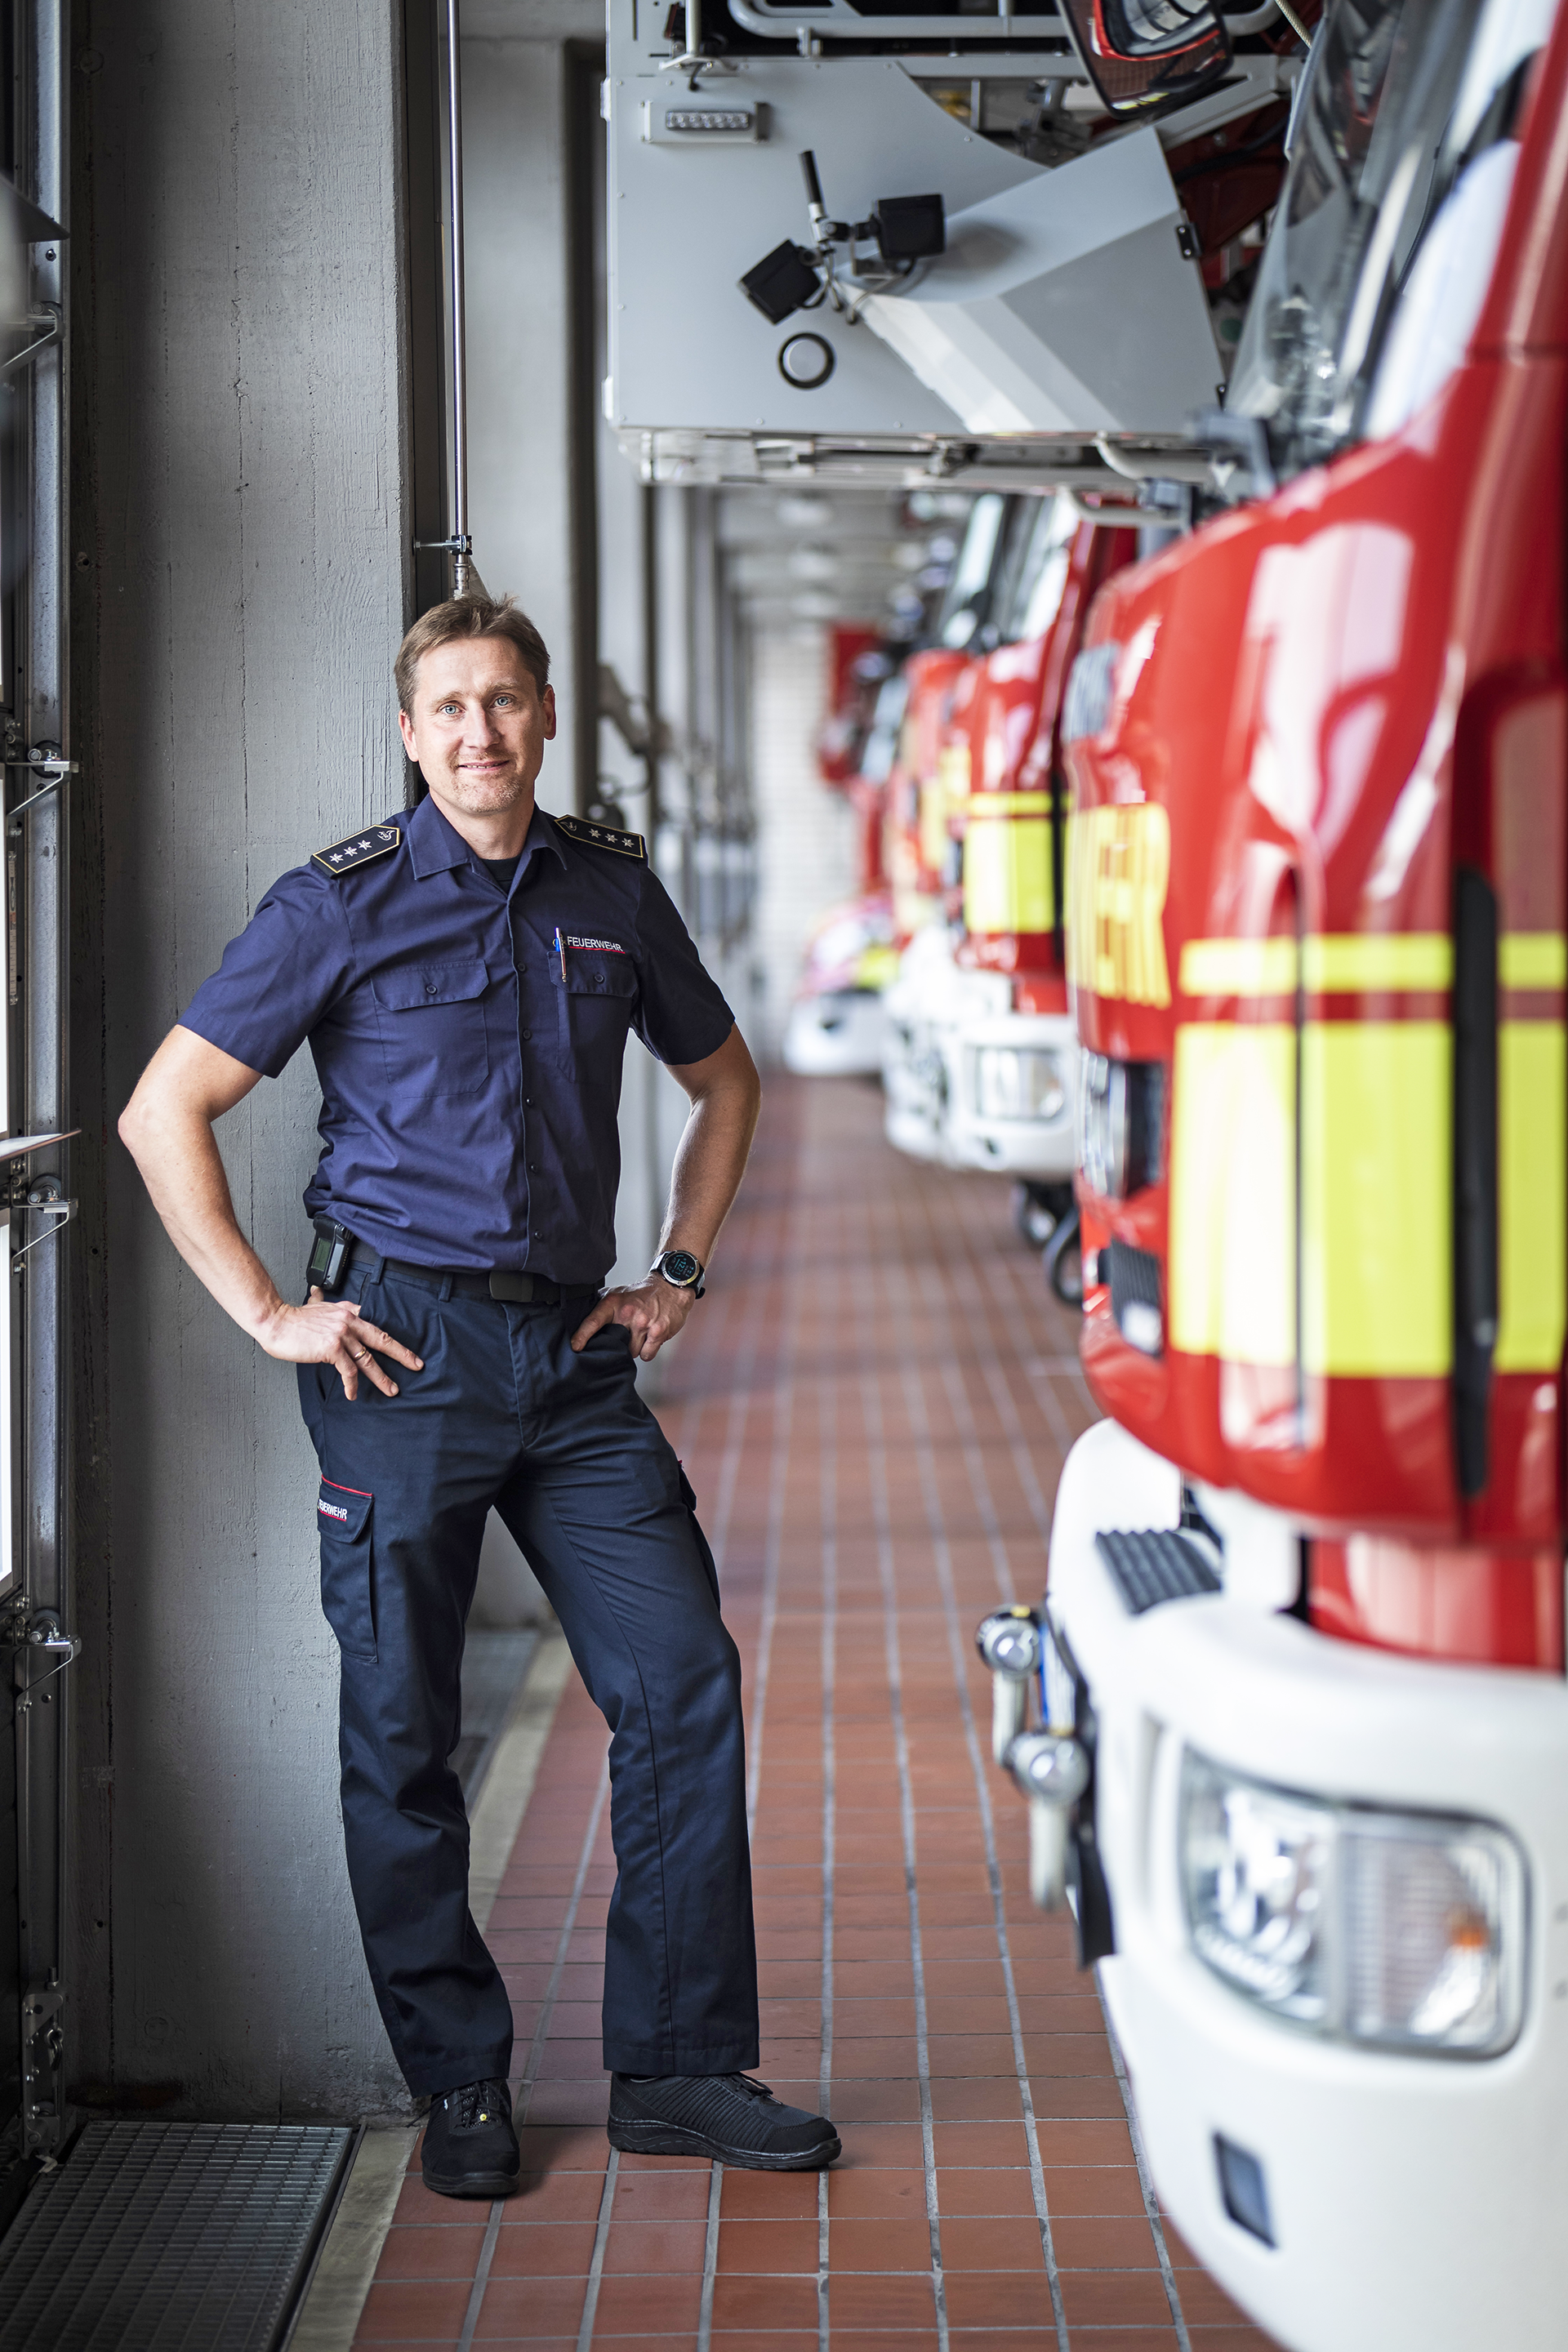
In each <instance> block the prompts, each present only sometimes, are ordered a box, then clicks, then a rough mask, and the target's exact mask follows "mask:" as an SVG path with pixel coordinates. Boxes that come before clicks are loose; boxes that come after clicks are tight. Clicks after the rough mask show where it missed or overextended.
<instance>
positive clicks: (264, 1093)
mask: <svg viewBox="0 0 1568 2352" xmlns="http://www.w3.org/2000/svg"><path fill="white" fill-rule="evenodd" d="M399 13H400V12H399V9H398V7H397V5H395V0H335V5H333V6H332V7H331V8H329V9H325V10H323V9H322V8H321V7H320V6H319V5H314V0H271V4H270V5H268V6H267V7H265V8H259V9H258V8H250V9H245V8H241V9H238V10H235V9H231V8H219V9H214V8H212V7H210V6H208V5H204V4H203V0H88V5H86V6H85V7H84V8H82V9H81V10H79V12H78V20H77V23H76V26H74V28H73V50H74V56H75V61H76V105H75V124H74V133H73V136H74V143H75V150H76V166H75V183H74V209H73V218H72V247H71V252H72V258H73V268H74V286H75V299H76V303H77V320H78V342H77V348H76V352H75V358H74V371H75V386H76V392H75V401H76V415H75V423H74V440H75V456H76V466H77V476H76V513H75V520H74V522H73V525H72V533H73V536H72V540H71V542H70V543H71V544H72V546H73V547H74V548H75V549H76V550H77V554H76V559H75V561H76V566H77V570H76V574H75V576H76V579H77V582H78V585H79V597H78V603H77V608H76V612H75V615H74V629H75V637H76V643H77V647H78V656H77V668H76V681H75V682H76V695H77V719H76V727H77V743H78V745H79V754H80V757H81V759H82V761H83V775H82V779H81V788H80V792H79V796H78V799H77V803H76V807H75V826H76V833H75V839H74V843H73V856H74V860H75V872H76V877H77V899H76V923H77V932H76V937H77V941H78V949H77V952H78V960H79V961H78V971H79V981H78V988H77V993H76V1000H75V1006H74V1013H75V1039H74V1052H75V1073H74V1106H73V1107H74V1109H75V1114H76V1116H77V1118H79V1119H80V1121H81V1123H82V1125H83V1127H84V1128H85V1129H87V1130H88V1133H89V1139H96V1141H97V1144H98V1149H97V1150H96V1151H95V1150H92V1149H91V1148H90V1147H89V1149H86V1150H84V1151H83V1154H82V1160H83V1164H84V1166H85V1167H86V1171H87V1172H86V1177H85V1181H84V1198H83V1219H82V1225H81V1229H80V1230H81V1234H82V1242H81V1245H80V1250H79V1258H78V1262H77V1263H78V1268H79V1275H81V1274H84V1275H85V1280H84V1281H82V1282H81V1284H80V1287H79V1387H78V1396H79V1430H78V1444H79V1455H78V1466H79V1493H78V1497H77V1527H78V1561H77V1588H78V1596H79V1602H78V1607H79V1621H80V1630H81V1632H82V1633H83V1634H84V1636H85V1638H86V1648H85V1653H84V1655H83V1658H82V1661H81V1664H80V1665H79V1667H78V1668H77V1669H76V1670H75V1675H76V1685H75V1689H76V1698H77V1704H78V1706H79V1721H80V1725H81V1738H80V1752H81V1762H82V1771H81V1788H80V1790H79V1801H78V1811H79V1818H78V1822H77V1843H76V1859H75V1871H76V1881H77V1885H78V1887H79V1898H80V1909H79V1949H78V1957H77V1963H76V1968H75V1970H74V1975H75V1979H76V1983H75V1985H74V1986H73V1994H74V1998H73V2001H72V2008H71V2011H70V2013H69V2019H68V2027H69V2031H70V2033H71V2037H72V2040H71V2049H72V2074H73V2077H74V2079H75V2081H76V2083H77V2085H78V2088H79V2091H81V2092H84V2093H85V2094H87V2095H89V2097H92V2098H96V2099H98V2100H100V2101H101V2102H104V2103H114V2104H118V2105H121V2106H126V2105H129V2106H132V2107H135V2106H137V2105H142V2106H145V2107H147V2108H149V2109H152V2110H158V2111H162V2112H165V2113H168V2114H181V2113H184V2114H200V2115H203V2116H213V2117H236V2118H250V2117H258V2118H261V2117H276V2116H289V2117H308V2116H353V2115H359V2114H366V2113H373V2114H374V2113H376V2112H387V2111H393V2110H395V2109H397V2108H398V2107H400V2106H401V2105H402V2104H403V2101H404V2094H403V2087H402V2084H401V2080H400V2078H399V2077H398V2075H397V2074H396V2071H395V2067H394V2065H393V2063H392V2058H391V2053H390V2051H389V2050H388V2047H387V2044H386V2041H385V2037H384V2033H383V2031H382V2027H381V2023H380V2020H379V2018H378V2016H377V2014H376V2011H375V2009H374V2004H373V2002H372V2000H371V1996H370V1990H369V1986H368V1983H367V1981H366V1978H365V1972H364V1966H363V1958H362V1955H361V1952H360V1948H359V1938H358V1934H357V1930H356V1927H355V1924H354V1918H353V1908H352V1906H351V1903H350V1899H349V1890H348V1885H347V1879H346V1875H345V1872H344V1868H343V1862H342V1836H341V1828H340V1822H339V1814H338V1800H337V1786H336V1783H337V1756H336V1745H337V1742H336V1685H337V1665H336V1654H335V1650H334V1645H333V1643H332V1641H331V1635H330V1634H329V1633H328V1630H327V1627H326V1625H325V1624H324V1622H322V1619H321V1610H320V1605H319V1600H318V1591H317V1566H316V1543H315V1532H314V1525H313V1521H314V1511H313V1489H314V1485H315V1479H316V1470H315V1465H314V1461H313V1457H312V1455H311V1453H310V1445H309V1444H308V1442H307V1440H306V1437H305V1433H304V1431H303V1429H302V1427H301V1425H300V1416H299V1410H298V1404H297V1400H296V1392H295V1382H294V1376H293V1374H292V1372H291V1371H290V1370H289V1368H288V1367H286V1366H284V1365H279V1364H274V1363H272V1362H270V1361H268V1360H267V1359H266V1358H265V1357H263V1356H262V1355H260V1353H259V1352H258V1350H257V1349H255V1348H254V1347H253V1346H252V1344H251V1343H250V1342H249V1341H248V1340H247V1339H245V1338H244V1337H242V1335H241V1334H240V1333H239V1332H238V1331H237V1329H236V1328H235V1327H234V1326H233V1325H232V1324H231V1323H229V1322H228V1321H227V1320H226V1318H225V1317H224V1316H223V1315H222V1314H221V1313H220V1311H219V1310H218V1309H217V1308H216V1307H215V1306H214V1305H213V1304H212V1302H211V1301H210V1300H209V1299H208V1298H207V1297H206V1296H205V1293H204V1292H203V1291H202V1289H201V1287H200V1286H199V1285H198V1284H197V1283H196V1281H195V1278H194V1276H191V1275H189V1274H187V1273H186V1272H185V1270H184V1267H183V1266H182V1265H180V1263H179V1261H178V1260H177V1259H176V1257H175V1255H174V1251H173V1249H172V1248H171V1247H170V1245H169V1244H168V1243H167V1241H166V1240H165V1238H164V1237H163V1234H162V1232H161V1230H160V1229H159V1226H158V1224H157V1221H156V1219H155V1218H154V1216H153V1213H152V1210H151V1208H150V1207H149V1204H148V1202H147V1201H146V1198H145V1196H144V1194H143V1192H142V1187H141V1184H140V1182H139V1181H138V1179H137V1177H136V1173H135V1171H134V1169H133V1168H132V1164H131V1162H130V1160H129V1159H128V1157H127V1156H126V1155H125V1153H124V1152H123V1151H122V1150H121V1147H120V1146H119V1144H118V1142H117V1141H115V1140H114V1139H113V1124H112V1123H113V1120H114V1118H115V1116H116V1115H117V1113H118V1111H119V1108H120V1107H121V1104H122V1103H123V1102H124V1100H125V1098H126V1096H127V1095H128V1093H129V1092H130V1089H131V1087H132V1084H133V1082H134V1080H135V1077H136V1075H137V1072H138V1071H139V1069H140V1068H141V1066H142V1063H143V1062H144V1061H145V1059H146V1057H147V1055H149V1054H150V1053H151V1052H152V1050H153V1047H154V1045H156V1044H157V1042H158V1040H159V1038H160V1037H161V1036H162V1035H163V1033H164V1031H165V1030H166V1029H167V1027H168V1026H169V1024H170V1023H171V1022H172V1021H173V1020H174V1018H175V1017H176V1015H177V1014H178V1013H179V1011H180V1009H181V1008H182V1006H183V1005H184V1003H185V1002H186V1001H187V1000H188V998H189V996H190V995H191V993H192V992H193V991H194V990H195V987H196V985H197V983H198V982H200V981H201V979H202V978H203V977H204V975H205V973H206V972H207V971H210V970H211V969H212V967H213V966H214V965H215V964H216V961H217V959H218V957H219V955H220V954H221V952H222V949H223V946H224V943H225V941H226V940H227V939H228V938H229V937H230V936H231V935H232V934H233V933H234V932H236V931H237V930H238V929H240V928H241V926H242V925H243V924H244V923H245V921H246V920H247V918H248V916H249V915H250V913H251V912H252V910H253V909H254V908H255V906H256V904H257V902H258V898H260V897H261V895H262V893H263V891H264V890H265V889H266V887H267V886H268V883H269V882H271V880H272V879H273V878H274V877H275V876H276V875H277V874H278V873H279V871H280V870H282V869H283V868H285V867H287V866H292V865H295V864H297V863H298V862H299V861H300V859H302V858H304V857H306V856H309V854H310V851H311V850H312V849H313V848H315V847H317V846H319V845H321V844H322V843H324V842H329V841H331V840H334V839H337V838H339V837H340V836H342V835H343V834H345V833H347V832H349V831H351V830H352V829H353V828H354V827H356V826H357V825H359V824H363V823H364V822H365V821H366V820H367V819H370V818H373V817H375V816H378V815H381V814H384V813H385V812H387V811H388V810H389V809H393V808H395V807H396V806H397V805H398V804H399V803H400V801H401V797H402V791H401V775H402V770H401V755H400V753H399V751H398V748H397V740H396V735H395V728H394V723H393V716H392V713H393V700H392V691H391V685H390V679H389V676H388V669H389V664H390V661H391V657H392V655H393V652H394V650H395V646H396V644H397V641H398V637H399V635H400V634H401V631H402V627H403V625H404V619H405V582H406V577H407V567H408V544H409V540H410V537H411V531H410V529H409V526H408V519H407V516H406V514H405V491H404V482H405V448H404V444H405V422H404V420H405V381H404V354H403V349H402V345H403V317H404V310H405V290H404V283H403V277H402V267H403V265H402V260H401V247H400V234H399V172H400V164H399V156H400V152H401V150H400V142H401V124H402V111H401V109H402V100H401V93H400V89H399V86H398V74H399V67H398V63H397V59H398V55H399V48H398V43H399V37H400V36H399ZM315 1110H316V1090H315V1084H314V1077H313V1073H312V1071H311V1068H310V1061H309V1057H308V1055H301V1056H300V1057H299V1058H298V1059H297V1060H296V1061H295V1062H294V1064H293V1065H292V1066H290V1068H289V1071H288V1072H287V1073H286V1074H285V1076H284V1077H283V1078H282V1080H281V1081H279V1083H277V1084H273V1083H271V1082H270V1081H264V1082H263V1084H262V1085H261V1086H260V1087H259V1088H258V1090H257V1092H256V1093H255V1095H254V1096H253V1097H251V1098H250V1100H249V1101H248V1102H247V1103H246V1104H245V1105H244V1106H243V1107H242V1108H240V1109H238V1110H237V1111H236V1112H234V1113H232V1114H231V1115H230V1117H229V1118H227V1119H226V1120H225V1121H224V1122H223V1125H222V1127H221V1129H220V1141H221V1144H222V1148H223V1152H224V1158H225V1163H226V1167H227V1170H228V1172H229V1178H230V1181H231V1184H232V1187H233V1192H234V1196H235V1203H236V1207H237V1211H238V1213H239V1217H240V1220H241V1223H243V1224H244V1225H246V1226H247V1229H248V1230H249V1231H250V1233H251V1234H252V1235H253V1237H254V1239H255V1242H256V1244H257V1246H258V1249H259V1251H260V1252H261V1254H262V1255H263V1257H264V1258H265V1259H266V1261H267V1263H268V1265H269V1266H270V1267H271V1268H272V1270H273V1272H274V1274H275V1276H276V1277H277V1279H278V1281H279V1285H280V1286H282V1287H283V1288H284V1290H285V1291H286V1292H287V1291H289V1290H290V1289H291V1288H293V1286H295V1285H297V1284H298V1282H299V1281H300V1275H301V1271H302V1266H303V1259H304V1253H305V1250H306V1247H307V1245H308V1234H307V1229H306V1226H305V1223H304V1218H303V1213H302V1210H301V1208H300V1191H301V1188H302V1186H303V1184H304V1181H305V1179H306V1174H307V1171H308V1169H309V1166H310V1162H311V1160H312V1159H313V1157H314V1150H313V1146H314V1133H313V1129H314V1120H315Z"/></svg>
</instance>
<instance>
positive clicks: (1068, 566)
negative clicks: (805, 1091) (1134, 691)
mask: <svg viewBox="0 0 1568 2352" xmlns="http://www.w3.org/2000/svg"><path fill="white" fill-rule="evenodd" d="M1135 543H1136V542H1135V538H1134V534H1133V533H1132V532H1131V531H1130V530H1107V529H1102V528H1097V527H1095V526H1094V525H1092V524H1085V523H1082V522H1080V521H1079V518H1078V512H1077V509H1076V508H1075V505H1074V502H1073V501H1072V500H1071V499H1066V498H1058V499H1043V500H1034V501H1030V502H1028V503H1026V504H1022V510H1021V512H1020V514H1019V515H1018V517H1017V519H1016V549H1015V551H1014V553H1013V557H1012V562H1011V566H1010V576H1009V578H1008V579H1007V581H1006V582H1005V585H1004V589H1003V593H1002V595H1001V598H1000V600H999V610H1000V621H999V627H998V635H999V636H1000V639H1001V642H1000V643H999V644H998V645H997V646H996V647H995V649H994V651H992V652H990V653H988V654H986V655H985V656H984V659H983V660H980V661H978V662H976V664H975V665H974V669H973V676H972V679H971V681H970V692H969V694H968V696H967V697H966V698H963V706H962V708H960V707H959V706H960V698H959V697H956V696H955V698H954V704H955V709H954V718H953V722H952V726H953V734H954V739H955V740H954V748H955V751H956V753H957V760H956V761H955V763H954V764H955V770H956V769H957V768H958V764H959V762H961V763H962V770H961V772H962V780H963V791H962V793H959V792H957V791H956V790H955V792H954V793H953V794H952V798H951V803H950V807H951V815H950V822H951V823H952V824H953V826H954V829H955V830H956V831H957V832H958V833H959V834H960V835H961V838H962V841H963V913H962V926H963V928H962V933H961V936H960V938H959V940H958V944H957V947H956V950H955V952H954V958H953V961H954V967H955V973H954V980H955V986H954V992H953V1010H952V1018H951V1022H950V1024H948V1025H947V1026H946V1027H945V1028H944V1029H943V1031H942V1040H941V1045H942V1055H943V1058H944V1062H945V1065H946V1087H945V1090H944V1091H945V1099H946V1122H945V1134H946V1139H947V1155H946V1156H947V1157H948V1158H949V1160H951V1161H952V1163H953V1164H954V1165H955V1166H957V1167H961V1168H983V1169H988V1170H991V1171H994V1172H996V1173H998V1174H1005V1175H1010V1176H1013V1177H1014V1178H1016V1180H1017V1181H1018V1185H1019V1192H1018V1213H1019V1223H1020V1224H1021V1226H1022V1228H1023V1230H1024V1231H1025V1233H1026V1234H1027V1235H1028V1236H1029V1237H1030V1238H1032V1239H1036V1240H1039V1241H1046V1240H1047V1239H1048V1237H1049V1236H1050V1234H1051V1233H1052V1229H1053V1228H1055V1227H1058V1226H1059V1225H1060V1223H1061V1222H1062V1221H1063V1220H1064V1219H1066V1218H1068V1216H1069V1213H1072V1192H1071V1176H1072V1167H1073V1139H1074V1119H1073V1102H1074V1094H1075V1081H1076V1076H1077V1067H1076V1066H1077V1059H1078V1055H1077V1045H1076V1040H1075V1038H1074V1034H1073V1027H1072V1021H1071V1016H1070V1014H1069V1013H1068V991H1067V974H1066V965H1065V961H1064V953H1063V931H1062V903H1063V877H1064V874H1065V867H1066V856H1065V848H1066V824H1065V819H1066V808H1065V789H1064V780H1063V778H1062V776H1061V772H1060V762H1059V757H1058V729H1059V723H1060V718H1061V706H1062V692H1063V688H1064V687H1065V685H1066V681H1067V677H1068V671H1069V669H1070V667H1071V664H1072V657H1073V655H1074V653H1075V652H1076V651H1077V649H1078V646H1079V641H1080V639H1081V636H1082V633H1083V625H1084V620H1085V617H1086V614H1087V611H1088V607H1089V603H1090V601H1091V599H1092V597H1093V595H1094V593H1095V591H1096V589H1097V588H1098V587H1099V586H1100V583H1101V582H1102V581H1103V580H1105V579H1106V578H1108V577H1109V576H1110V572H1112V571H1114V570H1115V569H1117V568H1118V566H1119V565H1120V564H1121V563H1125V562H1128V561H1130V559H1131V555H1132V552H1133V550H1134V546H1135ZM957 781H958V777H957V774H956V773H955V778H954V782H955V784H956V782H957ZM1074 1221H1075V1222H1076V1218H1075V1220H1074Z"/></svg>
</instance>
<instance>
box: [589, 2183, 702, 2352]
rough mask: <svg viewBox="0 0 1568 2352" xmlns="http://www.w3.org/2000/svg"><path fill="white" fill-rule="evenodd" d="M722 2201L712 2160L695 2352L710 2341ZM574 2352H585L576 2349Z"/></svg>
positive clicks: (700, 2350)
mask: <svg viewBox="0 0 1568 2352" xmlns="http://www.w3.org/2000/svg"><path fill="white" fill-rule="evenodd" d="M723 2201H724V2168H723V2166H722V2165H721V2163H720V2162H719V2161H718V2159H717V2158H715V2159H714V2161H713V2163H712V2164H711V2165H710V2167H709V2171H708V2228H707V2231H706V2232H705V2233H704V2236H703V2240H702V2301H701V2304H700V2307H699V2310H698V2314H697V2352H709V2347H710V2344H711V2343H712V2340H713V2282H714V2280H715V2278H716V2277H717V2275H718V2270H719V2212H720V2208H721V2206H722V2204H723ZM577 2352H586V2347H584V2346H582V2345H579V2346H578V2347H577Z"/></svg>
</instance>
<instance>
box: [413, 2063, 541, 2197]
mask: <svg viewBox="0 0 1568 2352" xmlns="http://www.w3.org/2000/svg"><path fill="white" fill-rule="evenodd" d="M419 2164H420V2169H421V2171H422V2172H423V2173H424V2175H425V2186H426V2189H434V2190H435V2191H436V2194H437V2197H510V2195H511V2193H512V2191H513V2189H515V2188H516V2187H517V2184H518V2182H519V2180H520V2179H521V2177H522V2164H521V2158H520V2157H519V2155H518V2152H517V2134H516V2133H515V2132H514V2131H513V2129H512V2127H511V2094H510V2091H509V2090H508V2089H507V2086H506V2084H504V2083H498V2082H494V2081H489V2082H484V2083H465V2084H463V2087H462V2089H461V2090H460V2091H438V2092H437V2095H436V2096H435V2097H434V2098H433V2099H432V2100H431V2102H430V2113H429V2115H428V2116H426V2121H425V2146H424V2149H423V2151H422V2153H421V2155H420V2158H419Z"/></svg>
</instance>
